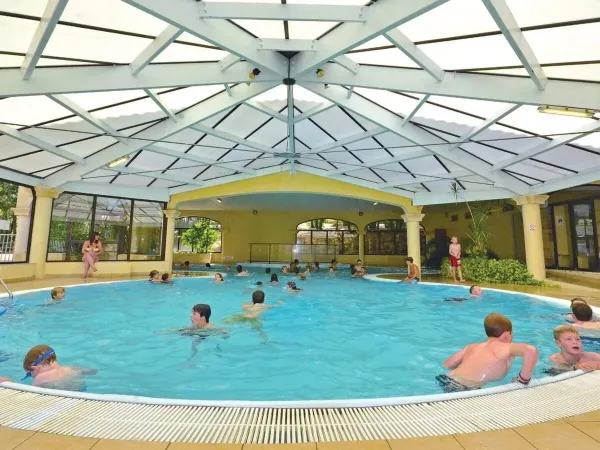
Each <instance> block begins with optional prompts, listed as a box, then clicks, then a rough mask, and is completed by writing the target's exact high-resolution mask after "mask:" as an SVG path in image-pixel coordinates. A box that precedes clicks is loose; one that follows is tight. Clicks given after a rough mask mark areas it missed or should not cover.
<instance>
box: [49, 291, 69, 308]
mask: <svg viewBox="0 0 600 450" xmlns="http://www.w3.org/2000/svg"><path fill="white" fill-rule="evenodd" d="M66 295H67V294H66V292H65V288H64V287H62V286H59V287H55V288H54V289H52V290H51V291H50V297H51V300H50V301H49V302H48V304H50V305H51V304H54V303H60V302H62V301H63V300H64V299H65V296H66Z"/></svg>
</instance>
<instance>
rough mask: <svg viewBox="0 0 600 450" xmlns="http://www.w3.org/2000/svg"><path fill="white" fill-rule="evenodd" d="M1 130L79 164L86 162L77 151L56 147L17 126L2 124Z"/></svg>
mask: <svg viewBox="0 0 600 450" xmlns="http://www.w3.org/2000/svg"><path fill="white" fill-rule="evenodd" d="M0 132H2V133H4V134H5V135H7V136H10V137H11V138H13V139H16V140H17V141H21V142H25V143H26V144H29V145H33V146H34V147H37V148H41V149H42V150H45V151H47V152H49V153H52V154H54V155H56V156H60V157H61V158H64V159H68V160H69V161H72V162H76V163H79V164H83V163H84V159H83V158H82V157H81V156H79V155H76V154H75V153H71V152H69V151H67V150H63V149H60V148H58V147H55V146H54V145H52V144H49V143H48V142H46V141H42V140H41V139H38V138H37V137H35V136H32V135H31V134H27V133H24V132H22V131H19V130H17V129H15V128H12V127H9V126H8V125H2V124H0Z"/></svg>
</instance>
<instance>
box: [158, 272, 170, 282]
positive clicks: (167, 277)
mask: <svg viewBox="0 0 600 450" xmlns="http://www.w3.org/2000/svg"><path fill="white" fill-rule="evenodd" d="M160 282H161V283H163V284H173V280H172V279H171V275H170V274H169V273H168V272H165V273H163V274H162V277H160Z"/></svg>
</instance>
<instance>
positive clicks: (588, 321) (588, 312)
mask: <svg viewBox="0 0 600 450" xmlns="http://www.w3.org/2000/svg"><path fill="white" fill-rule="evenodd" d="M571 311H573V316H575V322H574V323H573V326H574V327H576V328H584V329H586V330H600V322H594V321H593V320H592V319H593V317H594V311H592V308H591V307H590V305H588V304H587V303H581V302H575V303H573V304H572V306H571Z"/></svg>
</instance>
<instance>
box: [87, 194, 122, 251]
mask: <svg viewBox="0 0 600 450" xmlns="http://www.w3.org/2000/svg"><path fill="white" fill-rule="evenodd" d="M130 219H131V200H125V199H120V198H110V197H98V198H97V200H96V218H95V223H94V228H95V231H98V232H99V233H100V239H101V240H102V247H103V248H104V253H103V254H102V255H101V256H100V259H101V260H113V261H116V260H120V261H123V260H126V259H127V251H128V249H129V238H130V233H131V230H130V229H129V225H130Z"/></svg>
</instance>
